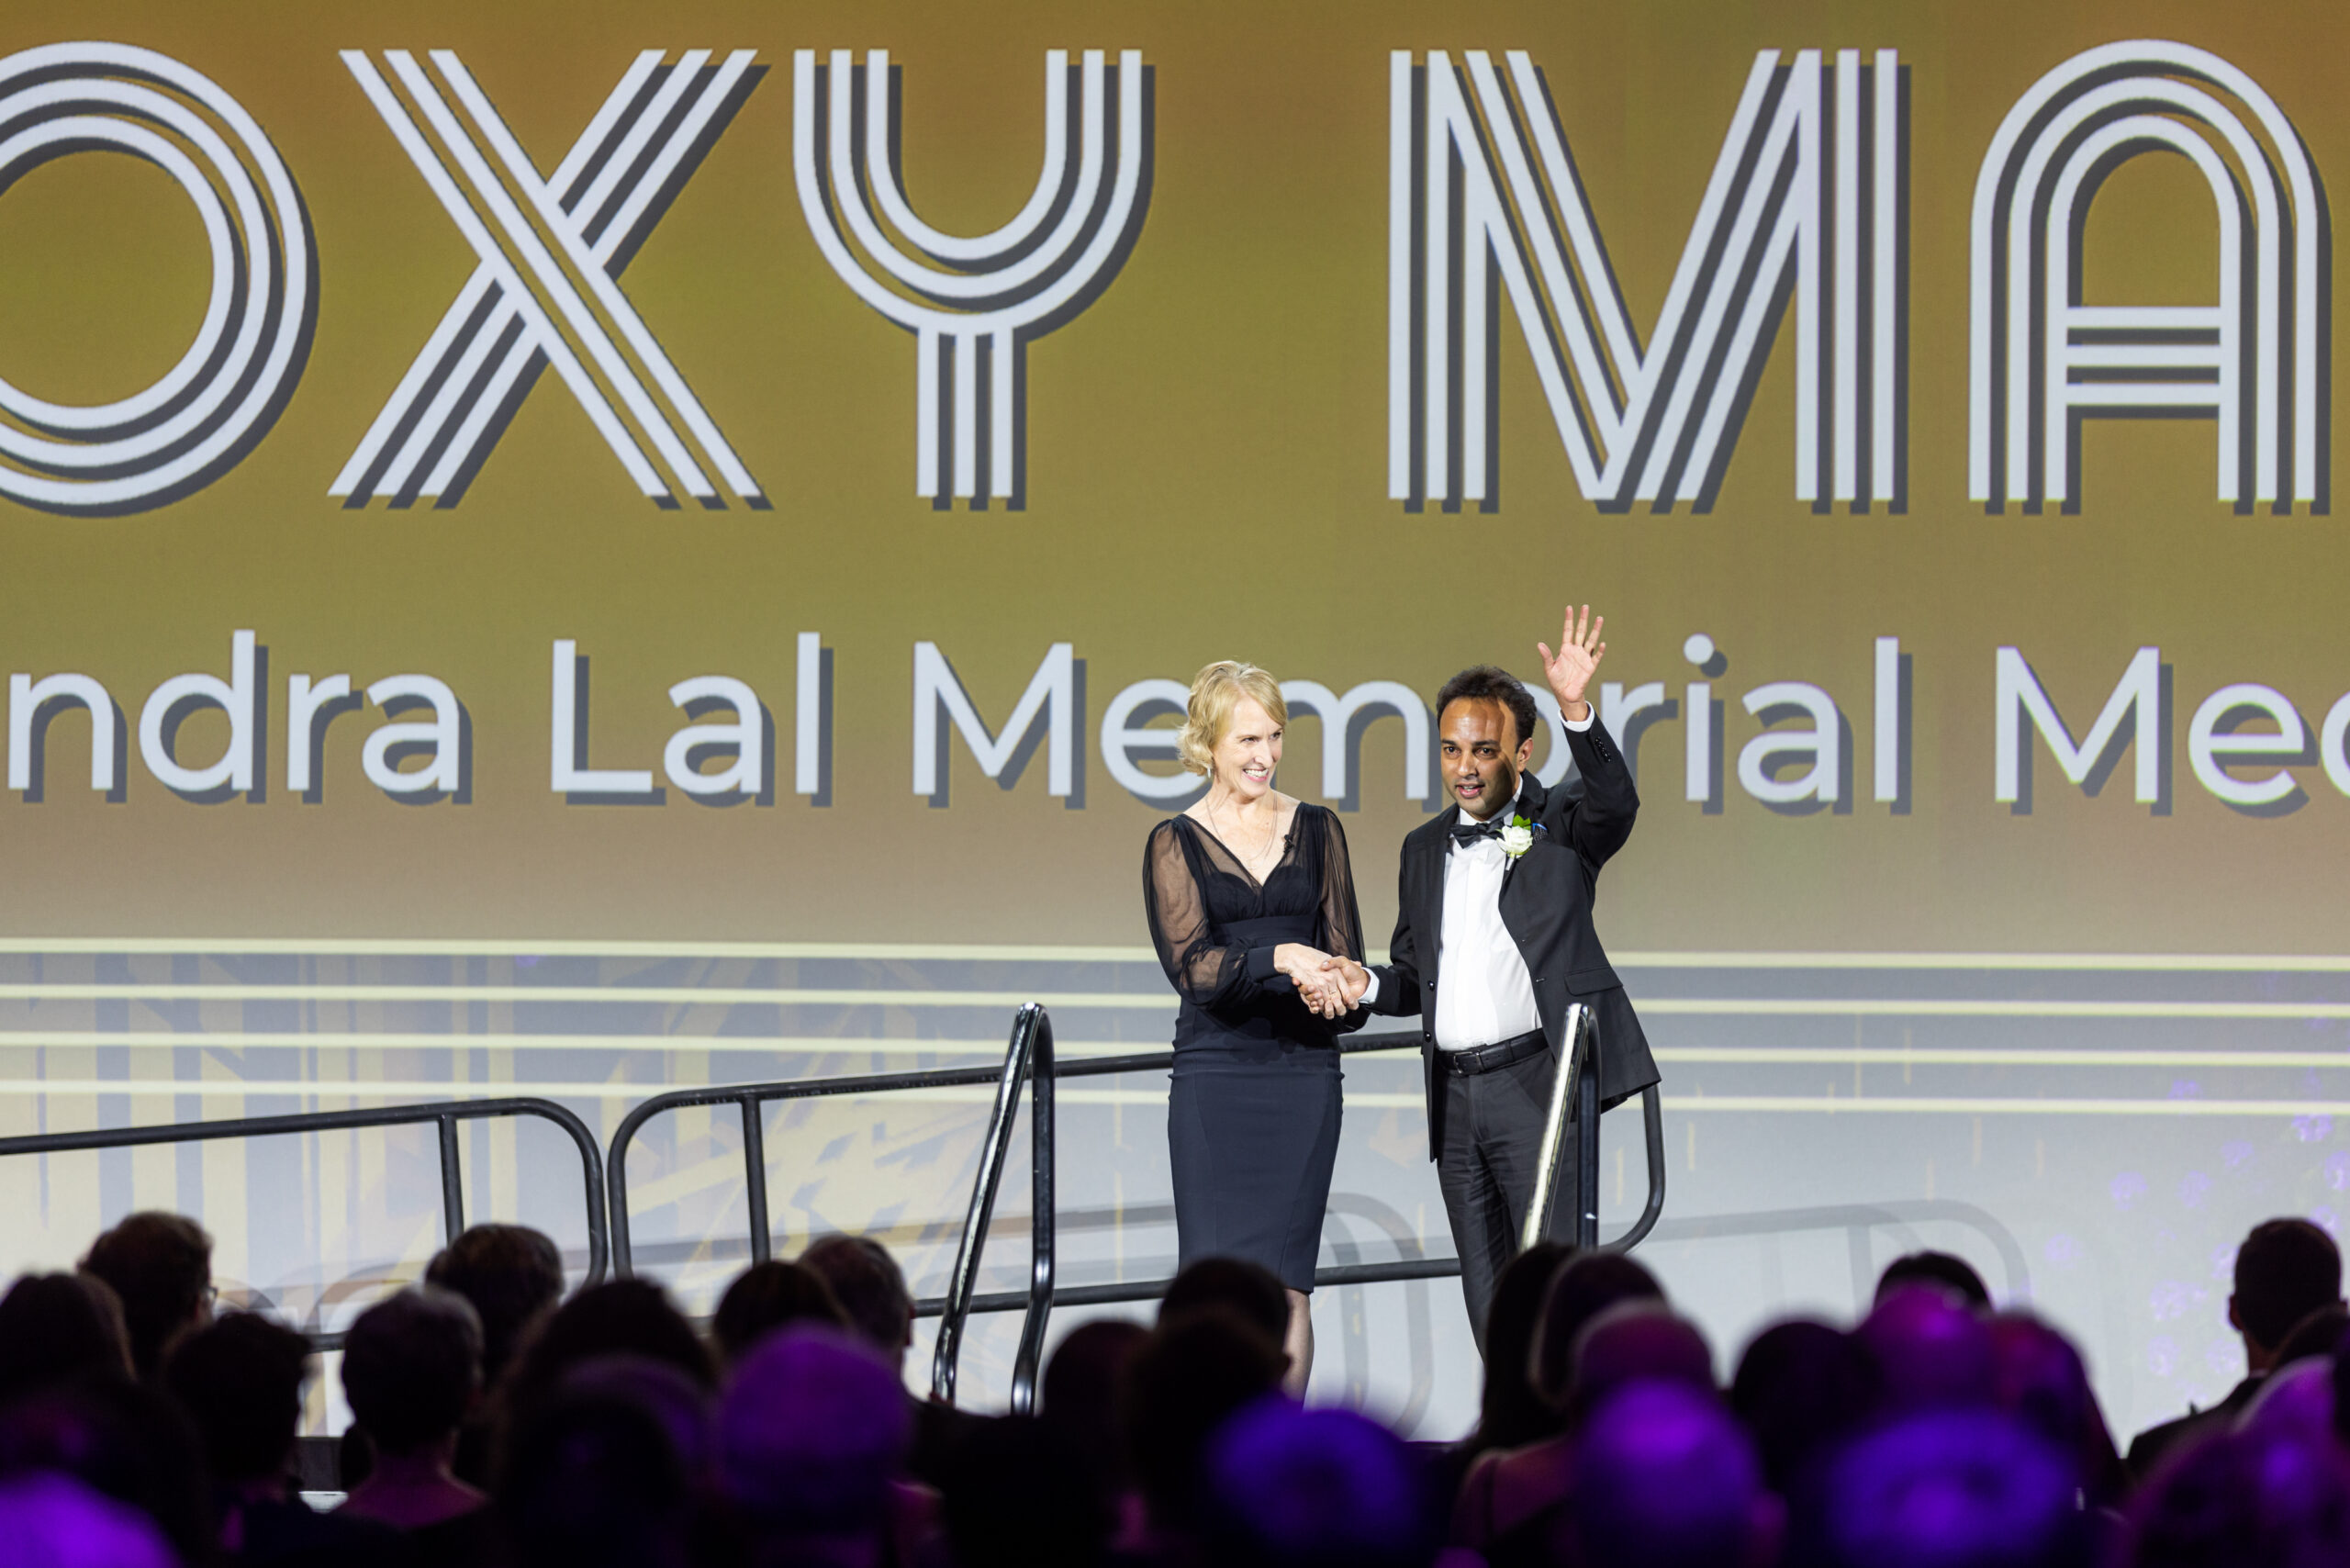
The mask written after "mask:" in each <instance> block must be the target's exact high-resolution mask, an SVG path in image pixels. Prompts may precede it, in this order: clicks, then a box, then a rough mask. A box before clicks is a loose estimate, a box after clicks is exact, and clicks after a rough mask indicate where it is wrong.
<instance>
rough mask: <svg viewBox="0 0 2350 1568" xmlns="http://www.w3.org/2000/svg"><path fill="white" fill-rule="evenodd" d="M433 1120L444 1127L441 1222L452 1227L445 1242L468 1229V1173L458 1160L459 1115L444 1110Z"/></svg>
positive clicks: (448, 1227)
mask: <svg viewBox="0 0 2350 1568" xmlns="http://www.w3.org/2000/svg"><path fill="white" fill-rule="evenodd" d="M433 1121H434V1122H435V1123H436V1124H437V1125H438V1126H440V1128H441V1223H442V1225H443V1226H446V1227H447V1229H448V1236H447V1238H445V1240H444V1241H443V1245H444V1246H445V1245H447V1244H448V1243H449V1242H453V1241H455V1240H456V1239H457V1238H458V1237H459V1236H461V1235H463V1234H464V1229H465V1173H464V1167H463V1166H461V1165H460V1164H459V1163H458V1162H457V1148H458V1143H457V1118H456V1117H455V1116H453V1115H452V1114H449V1113H448V1112H446V1111H443V1112H442V1114H440V1115H438V1116H435V1117H434V1118H433Z"/></svg>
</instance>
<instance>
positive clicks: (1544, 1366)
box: [1527, 1252, 1664, 1415]
mask: <svg viewBox="0 0 2350 1568" xmlns="http://www.w3.org/2000/svg"><path fill="white" fill-rule="evenodd" d="M1663 1299H1664V1287H1663V1286H1662V1285H1661V1284H1658V1283H1657V1282H1656V1276H1655V1275H1654V1274H1651V1273H1650V1272H1649V1271H1648V1270H1647V1269H1645V1268H1643V1267H1642V1266H1641V1265H1639V1263H1636V1262H1634V1261H1633V1260H1631V1259H1629V1258H1627V1257H1625V1256H1623V1255H1622V1254H1621V1253H1617V1252H1585V1253H1583V1255H1581V1256H1580V1257H1576V1258H1571V1259H1569V1260H1567V1262H1566V1264H1565V1265H1564V1266H1563V1267H1561V1269H1560V1270H1559V1271H1558V1272H1557V1273H1556V1274H1554V1275H1552V1276H1551V1279H1550V1292H1549V1294H1546V1295H1545V1296H1544V1297H1543V1298H1542V1320H1541V1322H1539V1324H1537V1325H1536V1326H1535V1329H1534V1344H1533V1346H1532V1348H1531V1349H1530V1350H1528V1352H1527V1362H1528V1364H1529V1365H1530V1366H1531V1367H1532V1368H1533V1371H1534V1391H1535V1392H1536V1393H1537V1394H1540V1395H1541V1396H1542V1398H1543V1400H1544V1402H1545V1403H1547V1404H1548V1405H1549V1406H1550V1408H1551V1409H1553V1410H1556V1411H1558V1412H1559V1413H1560V1414H1561V1415H1564V1414H1565V1413H1566V1407H1567V1396H1568V1395H1569V1394H1571V1393H1572V1392H1573V1384H1574V1376H1575V1361H1574V1354H1575V1339H1576V1338H1577V1337H1578V1336H1580V1335H1581V1334H1582V1333H1583V1327H1584V1325H1586V1324H1588V1323H1590V1322H1591V1321H1592V1319H1594V1318H1595V1317H1597V1316H1599V1315H1600V1314H1601V1313H1603V1312H1606V1310H1607V1309H1608V1308H1609V1307H1611V1306H1614V1305H1617V1303H1618V1302H1626V1301H1659V1302H1661V1301H1662V1300H1663Z"/></svg>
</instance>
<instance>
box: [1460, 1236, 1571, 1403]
mask: <svg viewBox="0 0 2350 1568" xmlns="http://www.w3.org/2000/svg"><path fill="white" fill-rule="evenodd" d="M1572 1256H1574V1249H1572V1248H1571V1247H1567V1246H1564V1245H1562V1244H1561V1243H1559V1242H1556V1241H1538V1242H1536V1243H1535V1244H1534V1245H1533V1246H1531V1247H1529V1248H1527V1249H1526V1250H1525V1251H1523V1252H1521V1253H1519V1254H1518V1255H1517V1256H1516V1257H1515V1258H1513V1259H1511V1260H1509V1262H1508V1263H1507V1264H1506V1265H1505V1266H1504V1268H1503V1269H1502V1271H1501V1275H1500V1277H1499V1278H1498V1279H1496V1280H1494V1294H1493V1301H1492V1304H1491V1305H1488V1306H1487V1307H1486V1309H1485V1392H1484V1397H1483V1400H1482V1401H1481V1403H1480V1406H1479V1408H1478V1414H1477V1431H1476V1438H1475V1441H1476V1445H1477V1447H1479V1448H1481V1449H1514V1448H1518V1447H1521V1446H1523V1445H1524V1444H1527V1443H1530V1442H1534V1441H1537V1440H1539V1439H1542V1438H1546V1437H1548V1436H1550V1433H1552V1432H1553V1431H1556V1430H1557V1429H1558V1425H1559V1417H1558V1413H1557V1412H1556V1411H1554V1410H1552V1409H1551V1408H1550V1406H1548V1405H1546V1404H1544V1403H1543V1401H1542V1396H1541V1395H1540V1394H1537V1393H1536V1392H1535V1390H1534V1378H1533V1368H1532V1361H1533V1350H1534V1333H1535V1329H1536V1328H1537V1327H1539V1325H1540V1323H1541V1321H1542V1301H1543V1298H1544V1296H1546V1295H1547V1294H1549V1293H1550V1279H1551V1276H1552V1275H1554V1274H1556V1273H1557V1272H1558V1271H1559V1270H1560V1269H1561V1267H1562V1266H1563V1265H1564V1264H1565V1263H1566V1261H1567V1260H1568V1259H1569V1258H1572Z"/></svg>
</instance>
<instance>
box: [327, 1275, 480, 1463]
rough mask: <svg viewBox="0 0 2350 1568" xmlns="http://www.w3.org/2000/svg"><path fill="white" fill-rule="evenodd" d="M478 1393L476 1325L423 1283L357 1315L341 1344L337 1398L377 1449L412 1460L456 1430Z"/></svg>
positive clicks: (454, 1301) (461, 1301)
mask: <svg viewBox="0 0 2350 1568" xmlns="http://www.w3.org/2000/svg"><path fill="white" fill-rule="evenodd" d="M480 1387H481V1319H480V1318H478V1317H477V1316H475V1315H474V1309H473V1307H472V1305H471V1304H469V1303H468V1302H467V1301H466V1300H465V1298H464V1296H461V1295H459V1294H457V1293H456V1292H454V1291H444V1290H442V1289H440V1288H438V1287H437V1286H433V1285H426V1286H424V1287H422V1288H421V1289H419V1290H410V1291H402V1292H400V1293H399V1294H397V1295H396V1296H392V1297H390V1298H388V1299H386V1300H384V1301H379V1302H377V1303H376V1304H375V1305H373V1306H371V1307H369V1308H368V1309H367V1310H366V1311H364V1312H363V1313H361V1314H360V1315H359V1320H358V1321H357V1322H356V1323H353V1325H352V1326H351V1333H350V1335H349V1336H348V1337H347V1338H345V1339H344V1340H343V1343H342V1392H343V1394H344V1396H345V1397H346V1398H348V1399H349V1400H350V1401H351V1414H352V1416H353V1417H354V1418H355V1419H356V1420H357V1421H358V1423H359V1424H360V1425H361V1426H363V1427H364V1428H367V1435H368V1436H369V1437H370V1438H372V1439H375V1447H376V1448H377V1450H380V1451H382V1452H384V1453H387V1454H410V1453H414V1452H416V1451H417V1450H419V1449H421V1448H423V1447H425V1446H426V1445H427V1444H430V1443H435V1442H438V1441H440V1440H441V1439H443V1438H445V1437H447V1436H448V1435H449V1434H450V1433H452V1432H453V1431H455V1430H456V1429H457V1423H458V1422H460V1421H462V1420H464V1417H465V1411H466V1410H467V1409H468V1408H469V1407H470V1406H472V1404H473V1400H474V1394H476V1392H477V1391H478V1390H479V1389H480Z"/></svg>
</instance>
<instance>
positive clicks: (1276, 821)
mask: <svg viewBox="0 0 2350 1568" xmlns="http://www.w3.org/2000/svg"><path fill="white" fill-rule="evenodd" d="M1208 815H1209V816H1211V817H1213V816H1214V815H1215V803H1214V801H1210V802H1209V803H1208ZM1234 823H1235V825H1236V826H1237V823H1238V813H1237V812H1235V813H1234ZM1210 825H1214V824H1213V823H1211V824H1210ZM1280 825H1281V807H1279V806H1275V807H1274V808H1273V820H1272V821H1271V822H1270V823H1267V824H1266V825H1265V833H1264V836H1263V837H1262V838H1260V839H1259V840H1258V842H1257V847H1256V848H1254V849H1252V850H1250V851H1249V852H1248V858H1247V859H1246V860H1245V861H1244V862H1242V863H1243V864H1244V865H1248V866H1254V865H1256V864H1257V862H1258V861H1259V860H1262V859H1263V858H1264V857H1265V851H1266V850H1268V849H1270V848H1271V847H1272V846H1273V829H1274V828H1276V827H1279V826H1280ZM1232 837H1233V839H1234V840H1235V841H1236V842H1237V841H1238V840H1239V838H1240V834H1237V833H1235V834H1233V835H1232Z"/></svg>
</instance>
